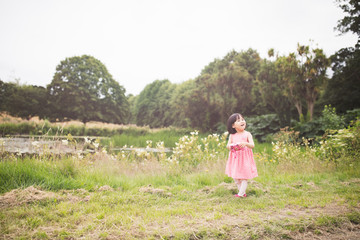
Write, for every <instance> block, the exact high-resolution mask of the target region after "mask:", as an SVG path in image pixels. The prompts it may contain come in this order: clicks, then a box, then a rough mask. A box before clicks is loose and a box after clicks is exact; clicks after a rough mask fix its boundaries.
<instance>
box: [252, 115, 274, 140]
mask: <svg viewBox="0 0 360 240" xmlns="http://www.w3.org/2000/svg"><path fill="white" fill-rule="evenodd" d="M246 122H247V130H248V131H249V132H251V134H252V135H253V137H254V138H255V139H257V140H258V141H260V142H265V141H266V140H267V138H268V137H269V135H270V136H271V135H272V134H274V133H276V132H278V131H279V130H280V123H279V118H278V116H277V115H276V114H265V115H260V116H256V117H247V118H246Z"/></svg>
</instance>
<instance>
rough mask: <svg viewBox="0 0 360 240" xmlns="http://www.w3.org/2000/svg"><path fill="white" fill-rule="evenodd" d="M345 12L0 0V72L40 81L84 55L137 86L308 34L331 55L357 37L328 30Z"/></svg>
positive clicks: (163, 0)
mask: <svg viewBox="0 0 360 240" xmlns="http://www.w3.org/2000/svg"><path fill="white" fill-rule="evenodd" d="M343 16H344V14H343V11H342V10H341V9H340V8H339V7H337V6H336V4H335V2H334V0H301V1H299V0H127V1H125V0H0V33H1V37H0V79H1V80H3V81H5V82H13V81H14V80H15V79H20V83H23V84H31V85H38V86H46V85H47V84H50V83H51V80H52V77H53V75H54V73H55V68H56V66H57V65H59V64H60V61H62V60H64V59H65V58H68V57H73V56H81V55H84V54H87V55H91V56H93V57H95V58H96V59H98V60H100V61H101V62H102V63H103V64H104V65H105V66H106V67H107V69H108V71H109V72H110V74H111V75H112V76H113V78H114V79H115V80H116V81H118V82H119V83H120V85H122V86H123V87H125V89H126V94H129V93H132V94H135V95H137V94H139V93H140V92H141V91H142V90H143V89H144V87H145V86H146V85H147V84H149V83H151V82H153V81H155V80H162V79H168V80H170V81H171V82H172V83H180V82H183V81H186V80H189V79H194V78H196V77H197V76H198V75H199V74H200V72H201V70H202V69H203V68H204V67H205V66H206V65H207V64H209V63H210V62H211V61H213V60H214V59H215V58H222V57H224V56H225V55H226V54H227V53H228V52H230V51H231V50H233V49H234V50H236V51H242V50H244V51H245V50H247V49H248V48H253V49H255V50H257V51H258V52H259V54H260V56H261V57H262V58H267V51H268V50H269V49H270V48H274V49H275V50H276V51H277V52H279V54H281V55H283V54H288V53H290V52H293V51H295V50H296V46H297V43H301V44H309V40H310V39H311V40H313V41H314V43H315V44H317V47H319V48H322V49H324V51H325V53H326V54H327V56H330V55H331V54H333V53H335V52H336V51H337V50H339V49H340V48H343V47H350V46H354V45H355V43H356V41H357V36H356V35H353V34H350V33H349V34H346V35H343V36H338V32H336V31H334V27H335V26H336V24H337V21H338V20H339V19H341V18H343Z"/></svg>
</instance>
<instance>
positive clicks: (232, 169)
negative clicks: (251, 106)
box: [225, 113, 258, 197]
mask: <svg viewBox="0 0 360 240" xmlns="http://www.w3.org/2000/svg"><path fill="white" fill-rule="evenodd" d="M245 127H246V122H245V119H244V118H243V116H242V115H241V114H239V113H234V114H233V115H231V116H230V117H229V119H228V121H227V129H228V132H229V134H230V136H229V141H228V144H227V146H226V147H227V148H228V149H229V150H230V153H229V159H228V161H227V163H226V170H225V173H226V174H227V175H228V176H229V177H231V178H233V179H234V180H235V183H236V185H237V187H238V189H239V193H238V194H235V195H234V196H235V197H246V188H247V184H248V183H247V180H248V179H252V178H254V177H257V176H258V173H257V169H256V165H255V161H254V157H253V152H252V149H253V148H254V147H255V144H254V141H253V137H252V135H251V133H250V132H248V131H245Z"/></svg>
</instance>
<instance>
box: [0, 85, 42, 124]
mask: <svg viewBox="0 0 360 240" xmlns="http://www.w3.org/2000/svg"><path fill="white" fill-rule="evenodd" d="M0 102H1V103H0V111H6V112H8V113H9V114H10V115H12V116H16V117H21V118H25V119H30V118H31V117H34V116H38V117H40V118H44V116H46V115H47V114H48V112H46V111H48V110H49V109H48V108H47V92H46V89H45V88H44V87H40V86H31V85H20V84H16V83H5V82H2V81H0Z"/></svg>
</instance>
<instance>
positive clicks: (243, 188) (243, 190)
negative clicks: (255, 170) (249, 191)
mask: <svg viewBox="0 0 360 240" xmlns="http://www.w3.org/2000/svg"><path fill="white" fill-rule="evenodd" d="M240 181H241V180H240ZM247 185H248V182H247V180H242V181H241V185H240V189H239V194H238V195H239V196H243V195H244V194H245V193H246V188H247Z"/></svg>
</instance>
